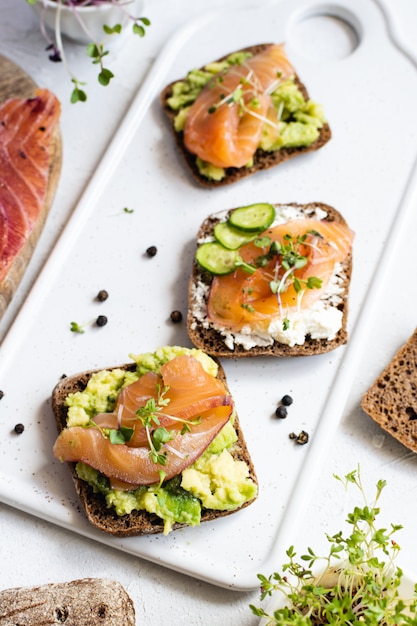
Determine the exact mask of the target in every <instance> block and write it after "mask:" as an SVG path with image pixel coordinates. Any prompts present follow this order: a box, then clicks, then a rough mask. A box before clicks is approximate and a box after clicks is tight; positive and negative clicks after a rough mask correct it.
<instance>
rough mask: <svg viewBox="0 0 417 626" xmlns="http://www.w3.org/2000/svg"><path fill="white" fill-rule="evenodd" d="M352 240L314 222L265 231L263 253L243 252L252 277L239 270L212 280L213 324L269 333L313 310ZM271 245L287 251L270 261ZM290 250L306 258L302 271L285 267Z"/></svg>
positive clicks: (251, 246) (249, 247)
mask: <svg viewBox="0 0 417 626" xmlns="http://www.w3.org/2000/svg"><path fill="white" fill-rule="evenodd" d="M353 236H354V235H353V231H351V230H350V228H349V227H348V226H346V225H345V224H343V223H339V222H336V221H331V222H330V221H329V222H327V221H325V220H317V219H313V218H303V219H297V220H293V221H291V222H288V223H286V224H280V225H279V226H274V227H272V228H270V229H268V230H266V231H265V232H264V233H262V234H261V235H260V236H259V240H260V241H262V240H265V246H264V247H259V245H255V243H253V242H251V243H248V244H245V245H244V246H242V247H241V248H240V249H239V253H240V255H241V257H242V259H243V260H244V261H246V262H247V263H248V264H251V265H253V267H254V271H253V273H252V274H250V273H247V272H246V271H244V270H243V269H241V268H238V269H236V270H235V271H234V272H232V273H231V274H228V275H225V276H214V277H213V281H212V283H211V287H210V292H209V298H208V303H207V313H208V318H209V320H210V321H211V322H212V323H213V324H217V325H218V326H220V327H222V328H224V329H229V330H231V331H240V330H242V328H243V327H245V326H249V327H250V328H251V329H252V331H256V330H262V331H265V330H267V328H268V326H269V324H270V322H271V321H272V319H274V318H280V319H284V318H285V317H286V316H287V315H288V314H289V313H290V312H291V311H295V310H299V309H303V308H308V307H309V306H311V305H312V304H313V303H314V302H316V301H317V300H318V299H319V298H320V297H321V296H322V295H323V292H324V290H325V289H326V287H327V285H328V284H329V281H330V279H331V277H332V274H333V271H334V268H335V264H336V263H338V262H342V261H343V260H344V259H345V258H346V257H347V256H348V254H349V253H350V250H351V247H352V241H353ZM271 242H278V243H279V244H280V245H282V246H284V247H282V248H281V252H278V253H275V254H272V255H271V254H269V256H268V252H269V250H270V245H271ZM291 250H293V252H294V254H296V255H299V256H301V257H304V259H305V262H304V261H303V262H302V263H299V265H300V267H294V266H293V267H292V269H291V268H290V269H288V267H287V266H286V259H285V254H287V255H289V254H290V253H291ZM285 251H286V252H285ZM260 261H263V262H262V264H261V266H260V267H257V265H260ZM287 262H288V259H287ZM309 279H314V286H312V287H308V281H309ZM316 279H318V280H319V281H320V282H319V283H318V282H317V280H316Z"/></svg>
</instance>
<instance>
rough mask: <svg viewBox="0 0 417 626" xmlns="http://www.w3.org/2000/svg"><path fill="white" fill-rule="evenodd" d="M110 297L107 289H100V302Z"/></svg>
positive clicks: (98, 296)
mask: <svg viewBox="0 0 417 626" xmlns="http://www.w3.org/2000/svg"><path fill="white" fill-rule="evenodd" d="M108 297H109V294H108V292H107V291H106V290H105V289H100V291H99V292H98V294H97V300H98V301H99V302H104V301H105V300H107V298H108Z"/></svg>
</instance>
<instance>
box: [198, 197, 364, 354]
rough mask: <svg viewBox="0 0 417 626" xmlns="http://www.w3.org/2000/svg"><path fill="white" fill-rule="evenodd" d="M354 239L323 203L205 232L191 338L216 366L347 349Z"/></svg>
mask: <svg viewBox="0 0 417 626" xmlns="http://www.w3.org/2000/svg"><path fill="white" fill-rule="evenodd" d="M352 241H353V232H352V231H351V229H350V228H349V226H348V225H347V223H346V221H345V220H344V218H343V217H342V216H341V214H340V213H339V212H338V211H336V209H334V208H333V207H330V206H329V205H327V204H323V203H310V204H285V205H284V204H283V205H281V204H275V205H273V204H269V203H260V204H253V205H249V206H244V207H238V208H236V209H232V210H230V211H224V212H221V213H215V214H213V215H211V216H209V217H208V218H207V219H206V220H205V221H204V222H203V224H202V225H201V227H200V230H199V232H198V235H197V250H196V254H195V257H194V262H193V268H192V275H191V278H190V282H189V302H188V318H187V326H188V334H189V337H190V339H191V341H192V342H193V344H194V345H195V346H196V347H198V348H200V349H202V350H205V351H206V352H207V353H208V354H211V355H213V356H255V355H273V356H302V355H311V354H320V353H323V352H328V351H329V350H333V349H334V348H336V347H337V346H340V345H342V344H344V343H346V341H347V330H346V322H347V310H348V293H349V285H350V279H351V271H352V252H351V251H352Z"/></svg>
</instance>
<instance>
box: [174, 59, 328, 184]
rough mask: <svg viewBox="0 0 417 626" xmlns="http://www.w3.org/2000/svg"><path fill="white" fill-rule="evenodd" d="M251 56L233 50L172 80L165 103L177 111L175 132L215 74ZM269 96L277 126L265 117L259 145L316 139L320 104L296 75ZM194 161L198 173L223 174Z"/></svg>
mask: <svg viewBox="0 0 417 626" xmlns="http://www.w3.org/2000/svg"><path fill="white" fill-rule="evenodd" d="M251 56H252V54H251V53H249V52H235V53H233V54H231V55H230V56H229V57H227V59H226V60H225V61H222V62H219V63H210V64H209V65H206V66H205V67H204V68H203V69H202V70H201V69H193V70H191V71H190V72H188V74H187V76H186V77H185V79H184V80H180V81H177V82H176V83H174V85H173V87H172V95H171V97H170V98H168V99H167V105H168V106H169V107H170V108H171V109H172V110H173V111H176V112H177V114H176V116H175V119H174V128H175V130H176V131H177V132H181V131H183V130H184V127H185V123H186V119H187V114H188V111H189V109H190V107H191V105H192V104H193V102H194V101H195V100H196V98H197V96H198V95H199V93H200V92H201V91H202V89H203V87H205V85H206V84H207V83H208V82H209V81H210V80H211V79H212V78H213V76H214V75H215V74H217V73H218V72H221V71H223V70H225V69H227V68H228V67H230V66H231V65H241V64H242V63H243V62H244V61H245V59H247V58H248V57H251ZM271 99H272V104H273V105H274V108H275V109H276V110H277V111H278V113H279V120H280V121H279V125H278V128H274V126H272V125H271V124H269V123H268V122H267V120H265V125H264V128H263V133H262V137H261V141H260V143H259V146H258V148H259V149H261V150H264V151H265V152H274V151H276V150H280V149H281V148H301V147H308V146H310V145H311V144H312V143H313V142H314V141H316V139H318V137H319V134H320V129H321V128H322V127H323V124H324V123H325V122H326V118H325V116H324V111H323V108H322V106H321V105H320V104H317V103H316V102H313V101H312V100H305V98H304V96H303V94H302V92H301V90H300V89H299V87H298V86H297V84H296V82H295V78H293V77H292V78H287V79H285V80H283V81H282V82H281V83H280V84H279V86H278V87H277V88H276V89H275V91H274V92H273V93H272V94H271ZM196 164H197V167H198V169H199V172H200V174H201V175H202V176H205V177H206V178H209V179H211V180H215V181H219V180H222V179H223V178H224V177H225V175H226V172H225V170H224V169H223V168H221V167H215V166H214V165H212V164H211V163H207V162H206V161H203V160H202V159H200V158H197V159H196ZM251 165H252V162H251V163H248V164H247V167H250V166H251Z"/></svg>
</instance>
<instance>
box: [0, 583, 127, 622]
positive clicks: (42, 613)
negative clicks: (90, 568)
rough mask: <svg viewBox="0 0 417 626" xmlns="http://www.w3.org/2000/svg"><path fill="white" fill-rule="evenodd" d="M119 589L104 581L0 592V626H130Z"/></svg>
mask: <svg viewBox="0 0 417 626" xmlns="http://www.w3.org/2000/svg"><path fill="white" fill-rule="evenodd" d="M135 623H136V622H135V608H134V605H133V602H132V600H131V598H130V597H129V595H128V594H127V592H126V591H125V589H124V588H123V586H122V585H121V584H120V583H118V582H116V581H114V580H109V579H105V578H82V579H78V580H73V581H70V582H64V583H51V584H46V585H39V586H32V587H16V588H13V589H5V590H4V591H0V626H53V625H54V624H56V625H58V624H59V625H62V624H65V625H66V626H134V625H135Z"/></svg>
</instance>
